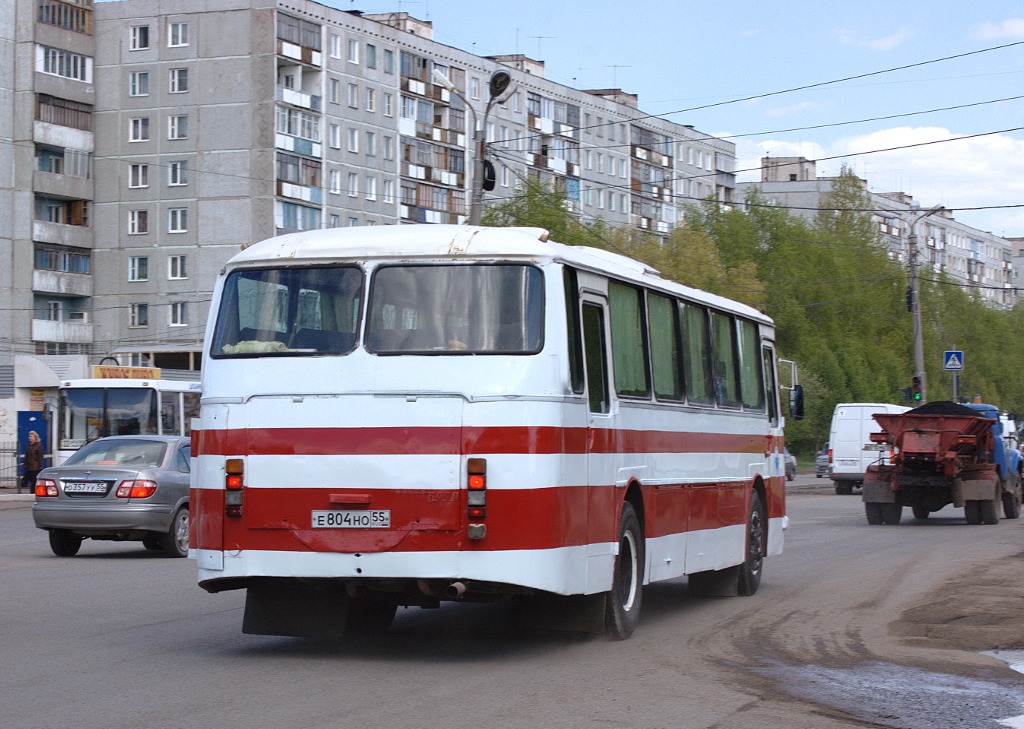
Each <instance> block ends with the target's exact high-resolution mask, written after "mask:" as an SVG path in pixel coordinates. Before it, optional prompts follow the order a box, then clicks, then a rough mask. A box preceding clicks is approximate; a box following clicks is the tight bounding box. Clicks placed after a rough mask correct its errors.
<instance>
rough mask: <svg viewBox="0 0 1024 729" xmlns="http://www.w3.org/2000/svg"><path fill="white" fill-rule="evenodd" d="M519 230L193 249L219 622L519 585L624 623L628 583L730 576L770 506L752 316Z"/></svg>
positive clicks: (387, 615)
mask: <svg viewBox="0 0 1024 729" xmlns="http://www.w3.org/2000/svg"><path fill="white" fill-rule="evenodd" d="M547 238H548V235H547V232H546V231H544V230H541V229H536V228H474V227H466V226H446V225H410V226H394V227H392V226H388V227H379V228H377V227H368V228H350V229H331V230H318V231H309V232H303V233H295V234H290V235H284V236H280V237H277V238H273V239H270V240H266V241H263V242H261V243H257V244H255V245H252V246H250V247H248V248H247V249H245V250H244V251H242V252H241V253H239V254H238V255H236V256H235V257H234V258H233V259H232V260H231V261H230V262H229V263H228V264H227V266H226V267H225V269H224V270H223V271H222V272H221V273H220V275H219V276H218V279H217V282H216V287H215V291H214V304H213V306H212V307H211V313H210V320H209V325H208V328H207V337H206V343H205V346H204V358H203V397H202V412H201V417H200V418H199V419H198V420H196V421H195V422H194V423H193V431H192V439H193V448H192V453H193V456H194V469H193V472H192V474H193V476H192V479H193V480H192V495H191V503H192V509H193V515H192V516H193V518H192V522H191V529H192V534H191V540H192V541H191V545H192V549H191V554H192V557H193V558H194V559H196V560H197V563H198V568H199V584H200V585H201V586H202V587H203V588H205V589H206V590H208V591H210V592H219V591H222V590H232V589H243V588H244V589H246V590H247V595H246V608H245V617H244V621H243V630H244V631H245V632H247V633H258V634H269V635H297V636H304V635H309V636H312V635H328V636H336V635H341V634H345V633H353V632H357V631H367V630H380V629H386V627H387V626H388V625H389V624H390V623H391V620H392V619H393V617H394V615H395V611H396V606H422V607H436V606H438V605H439V604H440V603H441V602H442V601H444V600H505V599H510V598H517V599H518V598H522V602H523V604H524V606H525V607H526V609H527V613H526V614H527V615H529V614H530V612H531V610H530V608H531V607H534V608H536V607H537V606H538V605H543V606H544V608H543V609H540V610H533V611H532V612H534V613H536V614H538V615H547V616H548V617H549V618H550V617H551V616H553V615H557V616H560V617H562V618H565V620H564V621H563V622H564V623H565V625H567V626H569V627H573V628H577V629H584V630H593V631H597V632H600V631H602V630H604V631H606V632H607V633H608V634H610V635H611V636H613V637H616V638H626V637H628V636H629V635H630V634H631V633H632V631H633V629H634V627H635V626H636V622H637V619H638V616H639V612H640V605H641V596H642V591H643V586H644V585H645V584H647V583H650V582H654V581H659V580H670V579H675V578H679V577H681V576H683V575H689V576H690V577H689V583H690V585H691V587H704V588H709V589H713V590H715V591H716V592H719V593H722V592H724V593H729V592H731V593H733V594H735V593H737V592H738V593H741V594H753V593H754V592H755V591H756V590H757V587H758V584H759V582H760V580H761V574H762V569H763V561H764V559H765V558H766V557H768V556H771V555H776V554H779V553H780V552H781V551H782V545H783V529H784V526H785V521H786V517H785V494H784V485H785V480H784V464H783V450H784V443H783V431H782V428H783V420H784V418H783V416H782V413H781V412H780V407H779V394H780V388H779V386H778V377H777V373H776V353H775V346H774V342H773V340H774V331H773V325H772V322H771V320H770V319H769V318H768V317H766V316H765V315H764V314H762V313H760V312H758V311H756V310H755V309H753V308H750V307H748V306H745V305H743V304H739V303H737V302H735V301H730V300H728V299H725V298H722V297H719V296H715V295H711V294H708V293H704V292H701V291H697V290H694V289H691V288H688V287H685V286H682V285H679V284H676V283H673V282H671V281H667V280H664V279H662V278H661V277H659V276H658V274H657V272H655V271H654V270H652V269H650V268H649V267H647V266H645V265H643V264H641V263H639V262H637V261H634V260H632V259H630V258H627V257H625V256H620V255H617V254H614V253H609V252H606V251H602V250H596V249H590V248H582V247H568V246H564V245H560V244H557V243H553V242H550V241H548V239H547ZM790 394H791V397H790V401H791V403H792V404H793V405H792V407H791V411H792V415H794V416H799V415H800V413H799V412H798V411H799V410H800V409H802V393H801V392H800V391H799V386H796V389H794V390H793V391H792V392H791V393H790ZM553 604H554V605H555V606H557V607H558V609H557V610H554V609H552V608H553ZM549 622H552V623H553V622H558V621H557V620H550V621H549Z"/></svg>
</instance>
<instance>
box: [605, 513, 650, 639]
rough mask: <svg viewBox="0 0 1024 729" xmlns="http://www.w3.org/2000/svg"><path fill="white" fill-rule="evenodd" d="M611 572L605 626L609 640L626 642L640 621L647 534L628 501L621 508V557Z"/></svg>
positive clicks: (617, 559)
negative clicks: (645, 537)
mask: <svg viewBox="0 0 1024 729" xmlns="http://www.w3.org/2000/svg"><path fill="white" fill-rule="evenodd" d="M612 570H613V571H612V589H611V590H610V591H609V592H608V595H607V597H606V600H605V606H606V607H605V625H606V626H607V633H608V637H609V638H613V639H615V640H625V639H626V638H628V637H629V636H631V635H632V634H633V630H634V629H635V628H636V624H637V621H639V620H640V603H641V601H642V598H643V590H644V533H643V531H642V530H641V529H640V520H639V519H637V518H636V511H634V510H633V505H632V504H631V503H629V502H628V501H627V502H625V503H624V504H623V505H622V516H621V517H620V518H619V554H618V556H616V557H615V565H614V567H613V568H612Z"/></svg>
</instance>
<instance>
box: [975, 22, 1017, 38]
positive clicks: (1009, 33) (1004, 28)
mask: <svg viewBox="0 0 1024 729" xmlns="http://www.w3.org/2000/svg"><path fill="white" fill-rule="evenodd" d="M974 37H975V38H979V39H981V40H1015V39H1019V38H1024V18H1009V19H1007V20H1004V21H1002V22H1001V23H982V24H981V25H979V26H978V27H977V28H975V29H974Z"/></svg>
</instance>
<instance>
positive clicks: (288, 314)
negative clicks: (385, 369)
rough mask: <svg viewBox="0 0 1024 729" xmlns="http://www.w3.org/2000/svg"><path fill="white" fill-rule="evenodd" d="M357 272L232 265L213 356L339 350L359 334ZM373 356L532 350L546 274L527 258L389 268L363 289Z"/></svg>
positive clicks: (538, 336) (539, 333) (537, 344)
mask: <svg viewBox="0 0 1024 729" xmlns="http://www.w3.org/2000/svg"><path fill="white" fill-rule="evenodd" d="M362 290H363V272H362V271H361V270H360V269H359V268H357V267H355V266H351V265H347V266H341V265H339V266H316V267H312V266H311V267H305V268H279V269H249V270H241V271H235V272H234V273H232V274H231V275H230V276H229V277H228V279H227V281H226V282H225V284H224V295H223V299H222V302H223V303H222V305H221V308H220V311H219V312H218V317H217V324H216V328H215V331H214V336H213V346H212V347H211V356H213V357H217V358H221V357H265V356H275V357H276V356H309V355H323V354H332V355H342V354H348V353H349V352H351V351H352V350H353V349H355V347H356V344H357V342H358V340H359V334H360V331H361V329H360V319H361V311H360V303H361V299H362ZM369 300H370V304H369V314H368V317H367V324H366V334H365V345H366V349H367V350H368V351H370V352H372V353H374V354H381V355H395V354H430V353H447V354H530V353H534V352H538V351H540V349H541V345H542V341H543V326H542V320H543V274H542V273H541V271H540V269H538V268H537V267H535V266H533V265H527V264H461V263H460V264H434V265H430V264H422V265H389V266H382V267H381V268H379V269H377V271H376V272H375V274H374V276H373V280H372V285H371V288H370V299H369Z"/></svg>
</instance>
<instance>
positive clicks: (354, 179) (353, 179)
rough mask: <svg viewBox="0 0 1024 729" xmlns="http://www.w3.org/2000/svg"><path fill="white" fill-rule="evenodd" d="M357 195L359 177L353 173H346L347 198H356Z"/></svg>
mask: <svg viewBox="0 0 1024 729" xmlns="http://www.w3.org/2000/svg"><path fill="white" fill-rule="evenodd" d="M358 194H359V175H357V174H356V173H355V172H349V173H348V196H349V197H356V196H357V195H358Z"/></svg>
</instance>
